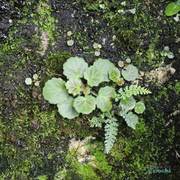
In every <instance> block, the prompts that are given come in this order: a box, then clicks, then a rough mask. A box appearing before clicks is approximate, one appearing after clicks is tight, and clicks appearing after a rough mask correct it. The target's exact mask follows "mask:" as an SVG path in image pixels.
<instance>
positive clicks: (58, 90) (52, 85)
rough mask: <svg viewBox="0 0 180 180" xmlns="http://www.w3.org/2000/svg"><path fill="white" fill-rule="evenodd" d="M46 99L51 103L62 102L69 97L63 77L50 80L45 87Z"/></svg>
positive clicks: (44, 94)
mask: <svg viewBox="0 0 180 180" xmlns="http://www.w3.org/2000/svg"><path fill="white" fill-rule="evenodd" d="M43 96H44V99H46V100H47V101H49V103H51V104H61V103H63V102H64V101H66V100H67V99H68V97H69V95H68V92H67V90H66V87H65V82H64V81H63V80H62V79H61V78H52V79H51V80H48V81H47V82H46V84H45V86H44V88H43Z"/></svg>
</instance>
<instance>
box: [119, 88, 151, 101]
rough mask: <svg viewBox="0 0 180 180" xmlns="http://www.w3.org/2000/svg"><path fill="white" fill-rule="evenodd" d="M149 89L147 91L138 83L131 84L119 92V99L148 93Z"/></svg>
mask: <svg viewBox="0 0 180 180" xmlns="http://www.w3.org/2000/svg"><path fill="white" fill-rule="evenodd" d="M150 93H151V91H149V90H148V89H147V88H145V87H141V86H138V85H131V86H129V87H128V86H126V87H125V88H124V90H123V91H121V92H120V99H126V98H130V97H131V96H137V95H143V94H144V95H145V94H150Z"/></svg>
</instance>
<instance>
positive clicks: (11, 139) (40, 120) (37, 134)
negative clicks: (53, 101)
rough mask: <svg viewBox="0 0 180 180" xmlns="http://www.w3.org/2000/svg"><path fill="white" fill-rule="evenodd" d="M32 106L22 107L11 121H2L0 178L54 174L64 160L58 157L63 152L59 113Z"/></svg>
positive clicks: (27, 177) (24, 177)
mask: <svg viewBox="0 0 180 180" xmlns="http://www.w3.org/2000/svg"><path fill="white" fill-rule="evenodd" d="M31 108H32V109H29V110H27V109H22V110H21V111H20V112H19V114H18V115H17V117H16V118H15V119H13V120H12V121H5V120H2V122H1V128H2V134H1V141H2V146H1V154H0V155H1V159H4V161H3V164H2V167H4V168H3V169H1V177H4V178H9V179H11V178H12V179H30V178H33V177H36V176H37V175H39V174H42V173H45V174H46V175H47V176H49V177H50V176H54V173H55V171H56V166H59V165H60V164H61V163H62V161H63V160H62V159H59V155H60V154H61V158H62V157H63V155H62V152H61V151H60V150H58V147H59V146H60V144H61V140H60V137H61V136H60V134H61V128H60V127H59V125H58V122H57V121H56V112H54V111H51V112H43V111H41V110H40V109H39V108H38V106H32V107H31ZM64 147H65V142H64ZM53 161H56V164H54V165H53ZM48 169H49V170H48Z"/></svg>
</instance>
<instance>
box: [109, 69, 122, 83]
mask: <svg viewBox="0 0 180 180" xmlns="http://www.w3.org/2000/svg"><path fill="white" fill-rule="evenodd" d="M120 77H121V73H120V71H119V69H118V68H117V67H114V68H112V69H111V70H110V71H109V79H110V80H111V81H113V82H115V83H117V82H118V81H119V79H120Z"/></svg>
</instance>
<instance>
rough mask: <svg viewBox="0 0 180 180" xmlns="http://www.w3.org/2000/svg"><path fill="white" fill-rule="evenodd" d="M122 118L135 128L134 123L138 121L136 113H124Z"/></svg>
mask: <svg viewBox="0 0 180 180" xmlns="http://www.w3.org/2000/svg"><path fill="white" fill-rule="evenodd" d="M124 119H125V121H126V123H127V125H128V126H129V127H131V128H133V129H135V128H136V124H137V123H138V116H137V115H136V114H134V113H133V112H129V113H128V114H126V115H125V117H124Z"/></svg>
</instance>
